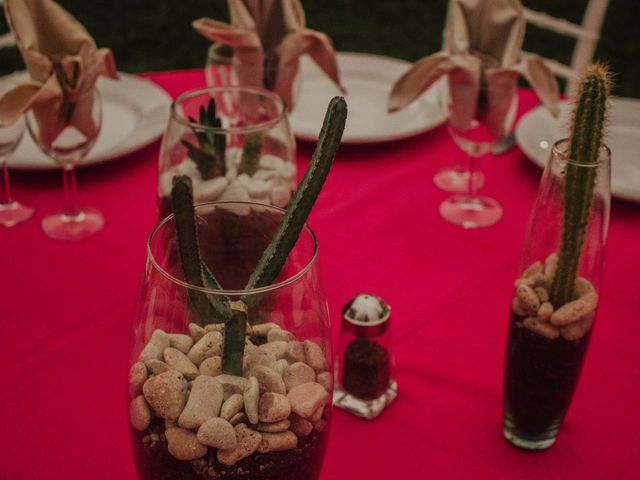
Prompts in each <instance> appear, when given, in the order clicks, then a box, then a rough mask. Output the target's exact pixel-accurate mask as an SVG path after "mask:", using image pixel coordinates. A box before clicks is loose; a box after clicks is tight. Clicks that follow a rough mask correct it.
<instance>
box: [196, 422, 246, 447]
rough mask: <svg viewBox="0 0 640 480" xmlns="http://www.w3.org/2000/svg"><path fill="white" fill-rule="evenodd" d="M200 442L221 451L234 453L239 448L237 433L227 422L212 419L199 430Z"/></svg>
mask: <svg viewBox="0 0 640 480" xmlns="http://www.w3.org/2000/svg"><path fill="white" fill-rule="evenodd" d="M198 441H199V442H200V443H202V444H203V445H207V446H209V447H213V448H218V449H220V450H227V451H233V450H235V449H236V447H237V446H238V441H237V439H236V431H235V429H234V428H233V425H231V424H230V423H229V422H228V421H227V420H224V419H222V418H217V417H215V418H210V419H209V420H207V421H206V422H204V423H203V424H202V425H201V426H200V428H199V429H198Z"/></svg>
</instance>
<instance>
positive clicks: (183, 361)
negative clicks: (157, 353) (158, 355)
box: [164, 337, 200, 380]
mask: <svg viewBox="0 0 640 480" xmlns="http://www.w3.org/2000/svg"><path fill="white" fill-rule="evenodd" d="M187 338H189V340H191V338H190V337H187ZM164 361H165V363H166V364H167V365H169V367H170V368H171V369H172V370H177V371H178V372H180V373H181V374H183V375H184V377H185V378H186V379H187V380H193V379H194V378H196V377H197V376H198V375H199V374H200V372H199V371H198V367H196V366H195V365H194V364H193V363H192V362H191V360H189V358H187V356H186V355H185V354H184V353H182V352H181V351H180V350H178V349H177V348H172V347H169V348H165V350H164Z"/></svg>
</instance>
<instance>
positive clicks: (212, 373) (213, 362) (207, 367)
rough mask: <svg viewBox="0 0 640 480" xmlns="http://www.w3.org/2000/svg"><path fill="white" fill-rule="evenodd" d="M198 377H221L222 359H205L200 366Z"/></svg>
mask: <svg viewBox="0 0 640 480" xmlns="http://www.w3.org/2000/svg"><path fill="white" fill-rule="evenodd" d="M199 371H200V375H207V376H209V377H217V376H218V375H222V357H209V358H205V359H204V360H203V361H202V363H201V364H200V368H199Z"/></svg>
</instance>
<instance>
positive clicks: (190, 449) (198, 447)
mask: <svg viewBox="0 0 640 480" xmlns="http://www.w3.org/2000/svg"><path fill="white" fill-rule="evenodd" d="M164 435H165V437H166V439H167V448H168V450H169V453H170V454H171V455H173V456H174V457H175V458H177V459H178V460H185V461H190V460H195V459H197V458H200V457H203V456H205V455H206V454H207V447H205V446H204V445H202V444H201V443H200V442H199V441H198V438H197V436H196V434H195V433H193V432H190V431H189V430H185V429H184V428H169V429H167V430H166V431H165V432H164Z"/></svg>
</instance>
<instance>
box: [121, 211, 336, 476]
mask: <svg viewBox="0 0 640 480" xmlns="http://www.w3.org/2000/svg"><path fill="white" fill-rule="evenodd" d="M283 214H284V212H283V211H282V210H281V209H278V208H275V207H272V206H266V205H258V204H254V203H244V202H212V203H207V204H202V205H198V206H196V216H197V217H196V218H197V222H198V225H197V235H198V239H199V244H200V253H201V256H202V259H203V262H204V263H205V264H206V265H207V267H208V268H209V270H210V271H211V272H212V273H213V275H214V276H215V277H216V278H217V280H218V281H219V283H220V285H222V286H223V287H224V288H225V290H211V289H205V288H202V287H197V286H195V285H191V284H188V283H186V282H185V280H184V276H183V274H182V268H181V265H180V260H179V258H180V255H179V252H178V249H177V245H176V243H177V242H176V228H175V221H174V217H173V215H171V216H169V217H167V218H166V219H164V220H163V221H162V222H161V223H160V224H159V225H158V226H157V227H156V228H155V229H154V230H153V232H152V234H151V236H150V238H149V243H148V249H147V263H146V269H145V275H144V283H143V288H142V291H141V296H140V301H139V305H138V312H137V315H136V318H135V322H134V326H133V342H132V350H131V362H130V365H131V367H130V372H129V398H128V402H129V403H128V406H129V425H130V437H131V445H132V451H133V456H134V460H135V464H136V468H137V472H138V478H140V479H142V480H161V479H167V480H169V479H175V478H181V479H194V480H195V479H210V478H220V479H224V478H239V477H242V478H248V479H253V480H258V479H265V480H266V479H273V478H296V479H301V480H314V479H317V478H318V476H319V474H320V469H321V466H322V461H323V457H324V453H325V449H326V443H327V438H328V433H329V425H330V420H331V407H332V404H331V402H332V383H333V382H332V375H331V373H329V372H332V366H333V357H332V350H331V332H330V324H329V313H328V308H327V302H326V298H325V294H324V292H323V289H322V286H321V283H320V279H319V276H318V264H317V259H318V245H317V241H316V238H315V235H314V233H313V232H312V231H311V229H310V228H309V227H308V226H305V228H304V229H303V230H302V233H301V235H300V237H299V239H298V241H297V243H296V245H295V247H294V248H293V250H292V251H291V253H290V254H289V257H288V259H287V262H286V264H285V266H284V268H283V270H282V272H281V274H280V276H279V277H278V279H277V280H276V282H275V283H273V284H272V285H269V286H267V287H263V288H257V289H253V290H244V289H243V286H244V285H245V284H246V282H247V279H248V277H249V275H250V274H251V272H252V271H253V269H254V267H255V265H256V263H257V261H258V259H259V258H260V256H261V255H262V252H263V251H264V249H265V248H266V247H267V245H268V244H269V242H270V241H271V238H272V236H273V233H274V232H275V230H276V228H277V226H278V224H279V222H280V220H281V219H282V216H283ZM194 298H200V299H204V300H205V301H207V300H208V301H211V302H212V304H215V301H216V300H221V301H228V302H229V305H233V307H232V308H239V307H238V305H241V306H242V308H241V310H243V311H244V312H246V317H245V320H244V321H242V322H241V326H242V327H243V328H242V330H244V334H241V335H240V336H239V338H240V341H239V342H238V340H235V341H234V340H233V339H234V338H236V339H237V338H238V337H237V336H234V335H231V334H229V335H228V336H227V335H226V332H232V331H233V332H237V331H238V329H237V327H238V324H235V325H233V324H232V322H234V321H237V320H236V317H233V318H232V319H229V318H225V317H224V316H221V317H219V318H217V317H216V316H215V315H214V316H212V317H210V318H202V314H198V313H197V312H196V311H195V310H194V309H193V308H192V307H191V305H195V304H196V302H194V301H193V300H194ZM220 322H221V323H220ZM232 328H233V330H231V329H232ZM242 350H243V352H242ZM239 351H240V352H242V354H241V355H240V356H238V355H237V354H238V352H239ZM234 353H235V357H233V356H232V354H234ZM234 358H235V360H234ZM234 364H235V367H234ZM233 368H238V369H239V371H240V372H242V373H241V374H240V375H234V374H231V373H229V371H233ZM237 371H238V370H236V372H237Z"/></svg>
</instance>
